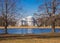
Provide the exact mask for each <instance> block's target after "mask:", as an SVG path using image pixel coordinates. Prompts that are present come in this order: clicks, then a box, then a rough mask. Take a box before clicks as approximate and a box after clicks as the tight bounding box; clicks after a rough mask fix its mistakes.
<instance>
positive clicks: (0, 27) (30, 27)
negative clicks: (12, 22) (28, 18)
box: [0, 26, 60, 29]
mask: <svg viewBox="0 0 60 43" xmlns="http://www.w3.org/2000/svg"><path fill="white" fill-rule="evenodd" d="M3 28H4V27H3V26H0V29H3ZM8 28H27V29H32V28H41V29H43V28H45V29H47V28H51V26H40V27H37V26H9V27H8ZM55 28H60V26H56V27H55Z"/></svg>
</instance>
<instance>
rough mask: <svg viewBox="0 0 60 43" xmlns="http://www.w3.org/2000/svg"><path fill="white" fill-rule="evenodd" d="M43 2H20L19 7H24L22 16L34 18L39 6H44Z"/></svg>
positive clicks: (41, 0)
mask: <svg viewBox="0 0 60 43" xmlns="http://www.w3.org/2000/svg"><path fill="white" fill-rule="evenodd" d="M42 2H43V0H40V1H39V0H21V1H20V0H18V2H17V5H18V6H20V5H21V6H22V8H23V10H22V11H21V14H22V15H23V16H24V17H27V16H33V14H34V13H36V12H37V10H38V6H39V5H40V4H42ZM19 12H20V11H19Z"/></svg>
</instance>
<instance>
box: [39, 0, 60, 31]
mask: <svg viewBox="0 0 60 43" xmlns="http://www.w3.org/2000/svg"><path fill="white" fill-rule="evenodd" d="M43 1H44V3H43V4H42V5H40V6H39V12H41V11H42V13H44V14H46V15H49V17H50V19H51V26H52V32H55V20H56V18H55V15H56V14H59V13H60V12H59V11H60V0H43Z"/></svg>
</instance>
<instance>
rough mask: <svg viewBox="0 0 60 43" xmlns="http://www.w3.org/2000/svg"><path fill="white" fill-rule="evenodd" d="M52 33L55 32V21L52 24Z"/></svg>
mask: <svg viewBox="0 0 60 43" xmlns="http://www.w3.org/2000/svg"><path fill="white" fill-rule="evenodd" d="M52 32H53V33H54V32H55V20H54V21H53V22H52Z"/></svg>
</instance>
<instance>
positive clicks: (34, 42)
mask: <svg viewBox="0 0 60 43" xmlns="http://www.w3.org/2000/svg"><path fill="white" fill-rule="evenodd" d="M0 43H60V38H45V39H43V38H41V39H40V38H39V39H38V38H33V39H10V40H9V39H8V40H0Z"/></svg>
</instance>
